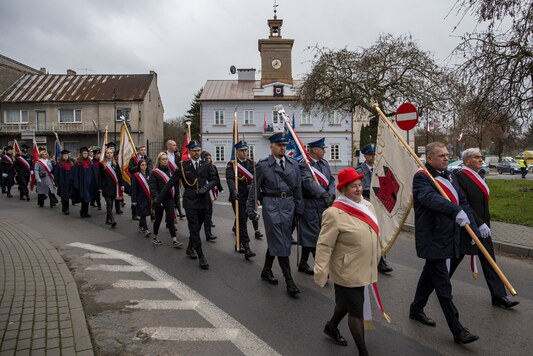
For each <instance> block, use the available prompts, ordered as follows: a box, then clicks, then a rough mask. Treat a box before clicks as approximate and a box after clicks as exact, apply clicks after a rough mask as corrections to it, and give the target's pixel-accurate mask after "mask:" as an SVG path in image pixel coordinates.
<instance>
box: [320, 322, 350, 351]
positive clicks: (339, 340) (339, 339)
mask: <svg viewBox="0 0 533 356" xmlns="http://www.w3.org/2000/svg"><path fill="white" fill-rule="evenodd" d="M324 334H326V335H327V336H329V337H330V338H332V339H333V341H334V342H335V343H336V344H337V345H341V346H347V345H348V341H346V339H345V338H344V337H343V336H342V335H341V333H340V331H339V329H337V328H333V327H332V326H330V324H329V321H328V322H327V323H326V326H324Z"/></svg>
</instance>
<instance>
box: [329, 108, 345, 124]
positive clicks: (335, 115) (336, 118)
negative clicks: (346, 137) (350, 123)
mask: <svg viewBox="0 0 533 356" xmlns="http://www.w3.org/2000/svg"><path fill="white" fill-rule="evenodd" d="M341 121H342V117H341V115H340V114H339V113H338V112H337V111H334V112H333V116H330V118H329V124H330V125H340V124H341Z"/></svg>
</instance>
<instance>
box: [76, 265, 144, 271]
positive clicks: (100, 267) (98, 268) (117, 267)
mask: <svg viewBox="0 0 533 356" xmlns="http://www.w3.org/2000/svg"><path fill="white" fill-rule="evenodd" d="M86 269H87V270H89V271H105V272H143V271H144V270H145V269H146V266H120V265H92V266H89V267H87V268H86Z"/></svg>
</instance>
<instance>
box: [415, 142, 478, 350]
mask: <svg viewBox="0 0 533 356" xmlns="http://www.w3.org/2000/svg"><path fill="white" fill-rule="evenodd" d="M426 156H427V163H426V168H427V171H418V172H417V173H416V174H415V175H414V177H413V201H414V210H415V244H416V253H417V255H418V257H420V258H423V259H425V260H426V263H425V265H424V269H423V270H422V274H421V275H420V279H419V280H418V285H417V287H416V293H415V298H414V301H413V302H412V303H411V307H410V312H409V318H411V319H413V320H417V321H419V322H421V323H422V324H425V325H428V326H435V325H436V323H435V321H433V320H432V319H430V318H428V317H427V316H426V314H425V313H424V307H425V306H426V304H427V301H428V298H429V296H430V295H431V293H432V292H433V290H435V292H436V293H437V297H438V298H439V303H440V306H441V308H442V311H443V313H444V316H445V317H446V321H447V323H448V327H449V328H450V330H451V332H452V334H453V338H454V341H455V342H456V343H462V344H468V343H470V342H473V341H476V340H477V339H479V337H478V336H476V335H473V334H471V333H470V332H469V331H468V330H467V329H465V328H464V327H463V326H462V325H461V323H460V322H459V312H458V311H457V308H456V307H455V305H454V304H453V301H452V285H451V283H450V274H449V271H448V268H447V260H448V259H453V258H458V257H459V247H460V246H459V232H460V231H459V230H460V228H461V227H462V226H465V225H466V224H470V223H472V225H470V226H471V227H472V229H473V230H474V232H476V233H477V234H479V231H478V229H477V226H476V225H475V221H474V219H473V217H472V214H471V211H470V207H469V206H468V202H467V201H466V199H465V198H464V196H463V195H462V194H461V192H460V189H459V186H458V185H457V183H456V182H455V179H453V176H452V175H451V174H450V172H448V171H447V168H448V157H449V155H448V150H447V149H446V146H445V145H444V144H443V143H441V142H432V143H430V144H429V145H427V147H426ZM429 175H431V176H432V177H433V178H434V179H435V181H436V183H437V184H439V186H441V187H442V189H443V190H444V191H445V192H446V193H447V195H448V197H449V199H450V200H447V199H446V198H444V197H443V196H442V195H441V194H440V193H439V191H438V190H437V188H436V187H435V185H434V184H433V182H432V180H431V179H430V176H429Z"/></svg>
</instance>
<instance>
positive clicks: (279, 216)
mask: <svg viewBox="0 0 533 356" xmlns="http://www.w3.org/2000/svg"><path fill="white" fill-rule="evenodd" d="M268 139H269V141H270V152H271V155H270V156H269V157H268V158H264V159H262V160H260V161H259V162H258V163H257V166H256V180H255V183H254V184H256V185H257V195H258V197H257V198H258V200H259V201H261V204H262V205H263V219H264V221H265V233H266V237H267V244H268V249H267V252H266V256H265V265H264V267H263V271H262V272H261V278H262V279H263V280H265V281H267V282H269V283H270V284H277V283H278V280H277V279H276V278H275V277H274V275H273V274H272V264H273V262H274V258H275V257H276V256H277V257H278V262H279V265H280V267H281V270H282V272H283V276H284V277H285V282H286V284H287V293H289V295H290V296H292V297H294V296H296V294H298V293H300V290H299V289H298V287H297V286H296V284H295V283H294V281H293V279H292V275H291V268H290V264H289V256H290V254H291V246H292V236H291V235H292V226H291V222H292V221H293V219H294V218H295V214H298V215H301V214H302V213H303V201H302V179H301V177H300V169H299V167H298V162H297V161H295V160H294V159H292V158H290V157H288V156H286V155H285V152H286V145H287V141H288V137H287V134H285V133H283V132H280V133H277V134H274V135H272V136H270V137H269V138H268ZM255 205H256V196H255V189H254V186H253V185H252V187H251V189H250V193H249V195H248V202H247V204H246V212H247V213H248V216H249V217H250V218H251V219H253V220H257V219H259V215H258V214H257V212H256V211H255Z"/></svg>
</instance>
